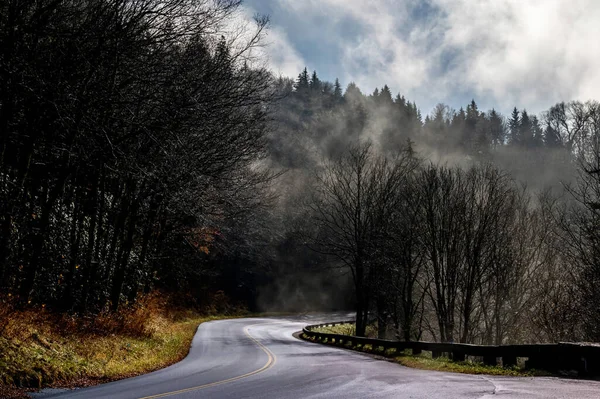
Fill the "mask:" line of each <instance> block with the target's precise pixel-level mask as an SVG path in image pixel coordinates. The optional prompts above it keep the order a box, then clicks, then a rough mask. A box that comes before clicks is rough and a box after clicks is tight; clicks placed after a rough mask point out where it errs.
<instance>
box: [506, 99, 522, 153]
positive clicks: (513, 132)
mask: <svg viewBox="0 0 600 399" xmlns="http://www.w3.org/2000/svg"><path fill="white" fill-rule="evenodd" d="M508 129H509V135H510V140H509V142H510V144H512V145H517V144H521V118H520V117H519V110H518V109H517V107H515V108H514V109H513V112H512V114H511V116H510V119H509V121H508Z"/></svg>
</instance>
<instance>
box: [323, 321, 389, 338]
mask: <svg viewBox="0 0 600 399" xmlns="http://www.w3.org/2000/svg"><path fill="white" fill-rule="evenodd" d="M315 331H317V332H321V333H329V334H342V335H355V334H356V324H351V323H347V324H338V325H336V326H333V327H320V328H315ZM365 336H366V337H367V338H377V326H376V325H374V324H369V325H368V326H367V329H366V331H365Z"/></svg>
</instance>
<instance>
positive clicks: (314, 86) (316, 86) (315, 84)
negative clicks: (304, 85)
mask: <svg viewBox="0 0 600 399" xmlns="http://www.w3.org/2000/svg"><path fill="white" fill-rule="evenodd" d="M309 84H310V89H311V90H313V91H321V87H322V83H321V80H320V79H319V77H318V76H317V71H313V73H312V77H311V79H310V83H309Z"/></svg>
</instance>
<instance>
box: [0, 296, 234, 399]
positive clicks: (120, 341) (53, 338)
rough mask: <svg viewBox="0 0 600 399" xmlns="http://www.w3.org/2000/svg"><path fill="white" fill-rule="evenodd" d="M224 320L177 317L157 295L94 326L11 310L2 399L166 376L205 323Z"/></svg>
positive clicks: (2, 346) (3, 333) (1, 324)
mask: <svg viewBox="0 0 600 399" xmlns="http://www.w3.org/2000/svg"><path fill="white" fill-rule="evenodd" d="M226 317H231V316H223V315H221V316H203V315H200V314H198V313H196V312H194V311H190V310H181V309H180V310H173V309H172V308H170V307H169V303H168V301H167V300H166V299H165V298H164V297H162V296H161V295H159V294H152V295H149V296H147V297H145V298H142V300H140V301H138V302H137V303H136V304H135V305H134V306H130V307H127V308H126V309H124V310H122V311H121V312H119V313H117V314H111V313H108V312H104V313H101V314H100V315H98V316H97V317H94V318H81V317H67V316H64V315H57V314H52V313H51V312H48V311H46V310H45V309H44V308H39V309H31V310H26V311H15V310H13V309H10V307H8V306H5V307H4V308H3V310H1V311H0V397H19V395H22V394H23V388H42V387H50V386H52V387H73V386H86V385H93V384H97V383H101V382H106V381H111V380H116V379H120V378H125V377H129V376H134V375H138V374H142V373H146V372H150V371H153V370H157V369H160V368H163V367H165V366H168V365H170V364H173V363H175V362H177V361H179V360H181V359H182V358H184V357H185V356H186V354H187V353H188V351H189V347H190V343H191V340H192V338H193V336H194V334H195V331H196V329H197V327H198V325H199V324H200V323H202V322H205V321H208V320H214V319H217V318H226ZM15 388H20V389H15Z"/></svg>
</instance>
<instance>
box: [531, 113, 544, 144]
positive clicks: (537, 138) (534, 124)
mask: <svg viewBox="0 0 600 399" xmlns="http://www.w3.org/2000/svg"><path fill="white" fill-rule="evenodd" d="M531 132H532V133H533V146H534V147H542V146H543V145H544V130H543V129H542V126H541V125H540V121H539V120H538V118H537V116H535V115H534V116H532V117H531Z"/></svg>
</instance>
